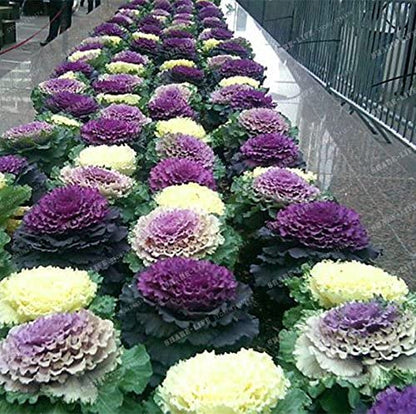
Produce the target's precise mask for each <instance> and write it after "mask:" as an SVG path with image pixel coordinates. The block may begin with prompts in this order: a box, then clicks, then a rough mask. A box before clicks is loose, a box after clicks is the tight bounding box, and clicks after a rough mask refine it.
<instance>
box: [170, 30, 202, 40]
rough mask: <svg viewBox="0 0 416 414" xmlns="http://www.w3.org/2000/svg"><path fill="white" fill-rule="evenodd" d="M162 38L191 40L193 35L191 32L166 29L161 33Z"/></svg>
mask: <svg viewBox="0 0 416 414" xmlns="http://www.w3.org/2000/svg"><path fill="white" fill-rule="evenodd" d="M163 37H164V38H169V37H176V38H184V39H193V37H194V36H193V34H192V33H191V32H187V31H186V30H180V29H167V30H164V32H163Z"/></svg>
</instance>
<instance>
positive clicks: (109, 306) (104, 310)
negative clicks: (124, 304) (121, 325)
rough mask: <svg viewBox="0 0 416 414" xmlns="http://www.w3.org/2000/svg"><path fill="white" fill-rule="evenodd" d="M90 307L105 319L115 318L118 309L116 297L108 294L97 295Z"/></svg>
mask: <svg viewBox="0 0 416 414" xmlns="http://www.w3.org/2000/svg"><path fill="white" fill-rule="evenodd" d="M88 309H89V310H90V311H91V312H93V313H95V314H96V315H97V316H99V317H100V318H103V319H114V317H115V310H116V299H115V298H113V297H111V296H108V295H103V296H96V297H95V298H94V300H93V301H92V302H91V304H90V306H89V307H88Z"/></svg>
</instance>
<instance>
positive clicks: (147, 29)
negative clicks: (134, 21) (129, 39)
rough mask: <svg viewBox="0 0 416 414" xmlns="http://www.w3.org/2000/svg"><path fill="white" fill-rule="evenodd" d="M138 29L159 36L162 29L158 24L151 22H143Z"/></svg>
mask: <svg viewBox="0 0 416 414" xmlns="http://www.w3.org/2000/svg"><path fill="white" fill-rule="evenodd" d="M140 31H141V32H143V33H150V34H154V35H156V36H160V35H161V34H162V29H161V28H160V27H159V26H155V25H153V24H144V25H142V26H140Z"/></svg>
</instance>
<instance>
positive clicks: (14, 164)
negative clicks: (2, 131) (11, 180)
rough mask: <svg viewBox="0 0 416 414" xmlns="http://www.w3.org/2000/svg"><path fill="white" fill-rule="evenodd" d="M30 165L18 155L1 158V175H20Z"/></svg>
mask: <svg viewBox="0 0 416 414" xmlns="http://www.w3.org/2000/svg"><path fill="white" fill-rule="evenodd" d="M28 165H29V163H28V162H27V160H26V159H25V158H23V157H19V156H18V155H3V156H2V157H0V173H6V174H13V175H19V174H20V173H21V172H22V171H23V170H24V169H25V168H26V167H27V166H28Z"/></svg>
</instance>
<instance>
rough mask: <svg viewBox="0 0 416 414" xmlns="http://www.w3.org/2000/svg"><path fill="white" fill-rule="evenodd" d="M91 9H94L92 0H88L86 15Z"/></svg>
mask: <svg viewBox="0 0 416 414" xmlns="http://www.w3.org/2000/svg"><path fill="white" fill-rule="evenodd" d="M93 8H94V0H88V13H91V12H92V9H93Z"/></svg>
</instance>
